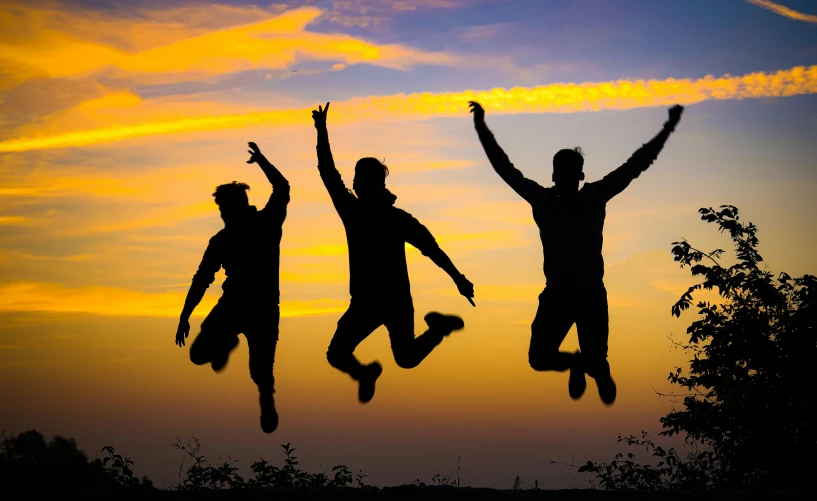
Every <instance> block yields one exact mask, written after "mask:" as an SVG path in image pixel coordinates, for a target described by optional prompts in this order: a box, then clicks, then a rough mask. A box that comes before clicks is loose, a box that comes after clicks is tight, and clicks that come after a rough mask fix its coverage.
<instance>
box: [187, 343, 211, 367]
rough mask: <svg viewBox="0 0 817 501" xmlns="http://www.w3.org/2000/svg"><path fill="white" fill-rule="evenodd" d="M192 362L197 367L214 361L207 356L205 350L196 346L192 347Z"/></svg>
mask: <svg viewBox="0 0 817 501" xmlns="http://www.w3.org/2000/svg"><path fill="white" fill-rule="evenodd" d="M190 361H191V362H193V363H194V364H196V365H204V364H207V363H210V362H211V361H212V360H210V357H209V356H207V353H206V352H205V351H204V350H203V349H201V348H197V347H196V345H195V344H194V345H193V346H191V347H190Z"/></svg>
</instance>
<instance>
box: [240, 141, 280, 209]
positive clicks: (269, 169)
mask: <svg viewBox="0 0 817 501" xmlns="http://www.w3.org/2000/svg"><path fill="white" fill-rule="evenodd" d="M247 144H248V145H249V146H250V150H249V154H250V159H249V160H247V163H248V164H251V163H257V164H258V166H259V167H261V170H263V171H264V174H265V175H266V176H267V179H268V180H269V182H270V184H271V185H272V195H270V197H269V200H268V201H267V205H265V206H264V211H265V212H271V213H272V214H273V215H274V216H275V220H276V222H278V221H280V222H281V223H283V220H284V218H286V210H287V204H288V203H289V181H287V180H286V178H285V177H284V175H283V174H281V172H280V171H279V170H278V169H276V168H275V166H274V165H272V164H271V163H270V162H269V160H267V157H265V156H264V154H263V153H261V150H260V149H259V148H258V145H256V144H255V143H247Z"/></svg>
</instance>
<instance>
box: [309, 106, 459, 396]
mask: <svg viewBox="0 0 817 501" xmlns="http://www.w3.org/2000/svg"><path fill="white" fill-rule="evenodd" d="M328 111H329V103H326V108H321V107H318V110H316V111H313V112H312V117H313V119H314V121H315V128H316V129H317V131H318V144H317V153H318V170H319V172H320V175H321V179H322V180H323V183H324V185H325V186H326V189H327V191H328V192H329V196H330V197H331V198H332V203H333V204H334V206H335V209H337V212H338V215H339V216H340V218H341V221H343V226H344V228H345V229H346V239H347V242H348V245H349V292H350V294H351V296H352V299H351V303H350V305H349V309H348V310H347V311H346V313H345V314H344V315H343V316H342V317H341V319H340V320H339V321H338V328H337V331H336V332H335V335H334V337H333V338H332V341H331V343H330V345H329V350H328V351H327V354H326V357H327V359H328V360H329V363H330V364H331V365H332V366H333V367H335V368H337V369H338V370H340V371H343V372H345V373H347V374H349V375H350V376H351V377H352V379H354V380H356V381H358V383H359V389H358V399H359V400H360V402H362V403H365V402H368V401H370V400H371V399H372V397H373V396H374V391H375V381H376V380H377V378H378V377H380V374H381V373H382V371H383V368H382V366H381V365H380V364H379V363H378V362H376V361H375V362H372V363H370V364H368V365H362V364H361V363H360V362H359V361H358V360H357V358H356V357H355V356H354V354H353V352H354V350H355V348H356V347H357V346H358V345H359V344H360V343H361V342H362V341H363V340H364V339H365V338H366V337H368V336H369V335H370V334H371V333H372V332H373V331H374V330H375V329H377V328H378V327H380V326H381V325H385V326H386V328H387V329H388V331H389V339H390V341H391V348H392V352H393V354H394V360H395V362H396V363H397V365H398V366H400V367H403V368H405V369H410V368H413V367H416V366H417V365H419V364H420V362H422V361H423V360H424V359H425V358H426V357H427V356H428V355H429V354H430V353H431V352H432V350H434V348H435V347H437V346H438V345H439V344H440V343H441V342H442V340H443V338H444V337H446V336H448V335H449V334H450V333H451V332H452V331H455V330H459V329H462V328H463V327H464V323H463V321H462V319H460V318H459V317H456V316H453V315H442V314H440V313H436V312H431V313H429V314H427V315H426V316H425V321H426V323H427V324H428V330H427V331H426V332H425V333H423V334H421V335H420V336H417V337H415V336H414V304H413V302H412V298H411V288H410V284H409V276H408V268H407V266H406V250H405V243H406V242H408V243H410V244H411V245H413V246H414V247H416V248H417V249H419V250H420V251H421V252H422V253H423V255H425V256H427V257H429V258H430V259H431V260H432V261H433V262H434V263H435V264H436V265H437V266H439V267H440V268H442V269H443V270H445V271H446V272H447V273H448V274H449V275H450V276H451V278H452V280H454V283H455V284H456V285H457V289H458V290H459V292H460V294H462V295H463V296H465V297H466V298H467V299H468V300H469V301H470V302H471V304H472V305H473V304H474V302H473V301H472V300H471V298H472V297H473V296H474V286H473V284H471V282H469V281H468V280H467V279H466V278H465V276H464V275H463V274H461V273H460V272H459V270H457V268H456V267H455V266H454V264H453V263H452V262H451V260H450V259H449V258H448V256H447V255H446V254H445V252H443V251H442V249H440V247H439V245H437V242H436V240H435V239H434V237H433V236H432V234H431V233H430V232H429V231H428V229H427V228H426V227H425V226H423V225H422V224H421V223H420V222H419V221H417V219H415V218H414V217H412V216H411V214H409V213H408V212H406V211H404V210H401V209H398V208H396V207H394V202H395V200H396V199H397V197H396V196H394V195H393V194H392V193H391V192H390V191H389V190H388V189H387V188H386V176H387V175H388V168H387V167H386V166H385V165H383V164H382V163H381V162H380V161H378V160H377V159H375V158H362V159H360V160H359V161H358V162H357V165H355V178H354V181H353V189H354V193H352V192H351V191H350V190H349V189H347V188H346V185H345V184H344V183H343V179H342V178H341V175H340V173H339V172H338V170H337V169H336V168H335V162H334V160H333V158H332V151H331V149H330V147H329V134H328V132H327V129H326V116H327V112H328Z"/></svg>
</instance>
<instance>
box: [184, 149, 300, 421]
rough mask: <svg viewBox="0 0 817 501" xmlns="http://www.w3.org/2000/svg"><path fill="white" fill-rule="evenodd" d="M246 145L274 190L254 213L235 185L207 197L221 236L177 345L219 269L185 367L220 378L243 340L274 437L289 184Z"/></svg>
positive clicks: (200, 274) (188, 304) (188, 305)
mask: <svg viewBox="0 0 817 501" xmlns="http://www.w3.org/2000/svg"><path fill="white" fill-rule="evenodd" d="M249 145H250V148H251V151H250V154H251V155H252V156H251V158H250V160H249V161H248V162H247V163H253V162H257V163H258V165H259V166H260V167H261V168H262V170H263V171H264V173H265V174H266V176H267V179H268V180H269V181H270V183H271V184H272V188H273V191H272V194H271V195H270V197H269V200H268V201H267V204H266V205H265V206H264V207H263V208H262V209H261V210H258V209H257V208H256V207H255V206H253V205H249V201H248V198H247V193H246V190H248V189H249V186H247V185H246V184H243V183H237V182H235V181H233V182H232V183H230V184H224V185H221V186H219V187H217V188H216V191H215V193H213V196H214V197H215V201H216V204H218V206H219V211H220V212H221V217H222V219H223V220H224V228H223V229H222V230H221V231H219V232H218V233H216V235H214V236H213V237H212V238H211V239H210V242H209V244H208V246H207V249H206V250H205V252H204V256H203V257H202V260H201V264H200V265H199V267H198V270H197V271H196V273H195V275H194V276H193V281H192V284H191V286H190V290H189V292H188V294H187V299H186V301H185V305H184V309H183V311H182V315H181V320H180V322H179V329H178V331H177V334H176V343H177V344H178V345H179V346H184V344H185V338H187V336H188V335H189V331H190V324H189V318H190V315H191V314H192V313H193V310H194V309H195V307H196V306H197V305H198V304H199V302H200V301H201V299H202V297H203V296H204V293H205V291H206V290H207V288H208V287H209V286H210V284H212V283H213V281H214V280H215V275H216V273H217V272H218V271H219V269H221V268H222V267H223V268H224V272H225V274H226V279H225V280H224V283H223V284H222V290H223V294H222V296H221V298H219V300H218V303H217V304H216V305H215V306H214V307H213V310H212V311H211V312H210V313H209V314H208V315H207V317H206V318H205V319H204V321H203V322H202V324H201V332H200V333H199V334H198V336H197V337H196V339H195V340H194V341H193V344H192V345H191V346H190V360H191V361H192V362H193V363H195V364H197V365H203V364H208V363H209V364H211V366H212V368H213V370H214V371H216V372H221V371H222V370H223V369H224V367H225V366H226V365H227V361H228V359H229V354H230V352H231V351H232V350H233V349H235V347H236V346H237V345H238V334H240V333H243V334H244V336H245V337H246V338H247V343H248V345H249V352H250V363H249V365H250V377H251V378H252V380H253V382H255V384H256V385H257V386H258V391H259V403H260V406H261V428H262V429H263V431H264V432H266V433H272V432H273V431H275V429H276V428H277V426H278V414H277V412H276V410H275V403H274V399H273V393H274V392H275V388H274V384H275V379H274V377H273V372H272V368H273V364H274V362H275V349H276V347H277V344H278V322H279V319H280V308H279V297H280V294H279V283H278V281H279V279H278V275H279V255H280V245H281V236H282V227H283V224H284V220H285V219H286V214H287V204H288V203H289V183H288V182H287V180H286V179H285V178H284V176H283V175H282V174H281V173H280V172H279V171H278V169H276V168H275V167H274V166H273V165H272V164H271V163H269V161H268V160H267V159H266V158H265V157H264V155H263V154H261V151H260V150H259V149H258V147H257V146H256V145H255V143H249Z"/></svg>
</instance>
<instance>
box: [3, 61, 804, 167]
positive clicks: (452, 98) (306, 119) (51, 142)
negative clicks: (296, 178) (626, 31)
mask: <svg viewBox="0 0 817 501" xmlns="http://www.w3.org/2000/svg"><path fill="white" fill-rule="evenodd" d="M814 93H817V66H810V67H802V66H800V67H794V68H791V69H788V70H780V71H778V72H776V73H763V72H757V73H751V74H747V75H743V76H735V77H733V76H729V75H724V76H723V77H720V78H715V77H713V76H711V75H709V76H706V77H704V78H700V79H697V80H693V79H688V78H687V79H674V78H669V79H666V80H635V81H633V80H618V81H609V82H585V83H579V84H576V83H567V84H561V83H558V84H551V85H545V86H538V87H514V88H512V89H501V88H497V89H492V90H483V91H473V90H466V91H461V92H447V93H430V92H427V93H416V94H408V95H406V94H396V95H391V96H369V97H359V98H353V99H350V100H347V101H343V102H337V103H333V105H332V118H331V119H332V123H348V122H355V121H361V120H373V119H378V120H384V119H385V120H426V119H429V118H436V117H455V116H464V115H466V114H467V102H468V101H470V100H477V101H480V102H481V103H482V104H483V105H484V106H485V108H486V109H487V110H489V111H490V112H494V113H501V114H515V113H575V112H587V111H600V110H625V109H632V108H643V107H652V106H669V105H672V104H675V103H680V104H685V105H689V104H694V103H700V102H703V101H708V100H726V99H748V98H762V97H786V96H795V95H802V94H814ZM310 121H311V118H310V109H309V108H303V109H289V110H271V111H263V112H255V113H245V114H237V115H218V116H189V117H184V118H179V119H175V120H169V121H162V122H147V123H139V124H134V125H127V126H109V127H103V128H98V129H92V130H84V131H78V132H70V133H63V134H52V135H44V136H40V137H23V138H18V139H11V140H6V141H2V142H0V152H14V151H27V150H35V149H45V148H65V147H75V146H84V145H91V144H99V143H110V142H115V141H122V140H125V139H129V138H136V137H144V136H153V135H163V134H174V133H180V132H192V131H212V130H221V129H228V128H239V127H248V126H253V125H264V126H267V127H285V126H304V125H308V124H309V123H310Z"/></svg>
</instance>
